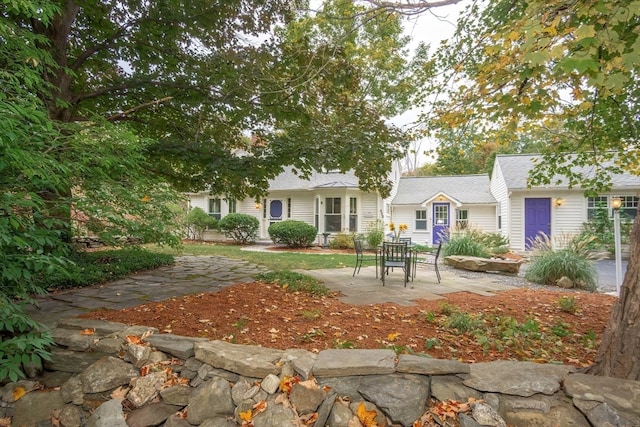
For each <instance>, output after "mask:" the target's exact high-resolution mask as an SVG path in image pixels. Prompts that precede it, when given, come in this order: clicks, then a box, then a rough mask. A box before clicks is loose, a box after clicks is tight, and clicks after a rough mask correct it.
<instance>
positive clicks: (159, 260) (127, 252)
mask: <svg viewBox="0 0 640 427" xmlns="http://www.w3.org/2000/svg"><path fill="white" fill-rule="evenodd" d="M69 260H70V261H71V263H70V264H69V265H67V267H66V269H65V270H66V271H65V272H60V271H58V272H50V273H49V274H46V275H42V276H41V277H40V278H39V280H40V282H41V283H42V284H43V285H44V286H45V288H48V289H52V288H53V289H56V288H77V287H84V286H91V285H95V284H99V283H104V282H107V281H110V280H115V279H121V278H123V277H126V276H127V275H129V274H131V273H133V272H136V271H143V270H150V269H152V268H157V267H160V266H163V265H169V264H172V263H173V261H174V259H173V256H172V255H168V254H162V253H156V252H150V251H147V250H144V249H141V248H126V249H118V250H110V251H98V252H76V253H74V254H72V255H71V256H69Z"/></svg>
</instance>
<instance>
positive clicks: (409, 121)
mask: <svg viewBox="0 0 640 427" xmlns="http://www.w3.org/2000/svg"><path fill="white" fill-rule="evenodd" d="M467 3H468V2H465V1H462V2H460V3H458V4H455V5H452V6H443V7H440V8H436V9H433V11H431V12H426V13H423V14H421V15H419V16H411V17H407V18H405V19H404V21H403V23H404V29H405V30H404V32H405V34H406V35H408V36H410V37H411V39H412V42H411V44H410V48H412V49H414V48H415V47H417V46H418V43H419V42H424V43H428V44H430V45H431V51H434V50H435V49H436V48H437V47H438V46H439V44H440V41H442V40H445V39H447V38H449V37H451V36H452V35H453V33H454V31H455V28H456V21H457V18H458V15H459V13H460V12H461V11H462V10H463V9H464V7H465V6H466V5H467ZM419 115H420V110H419V109H415V110H410V111H407V112H406V113H404V114H402V115H399V116H396V117H393V118H391V119H390V122H391V123H393V124H394V125H396V126H399V127H400V128H402V129H408V128H411V127H412V126H413V125H414V123H415V121H416V120H417V119H418V117H419ZM419 144H420V145H419V148H420V150H421V151H424V150H433V149H434V148H436V147H437V142H436V141H435V140H432V139H423V140H421V141H420V142H419ZM419 161H420V164H424V163H425V162H428V161H429V159H428V158H427V157H426V156H421V157H420V160H419Z"/></svg>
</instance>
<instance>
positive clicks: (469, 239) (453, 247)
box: [442, 233, 491, 258]
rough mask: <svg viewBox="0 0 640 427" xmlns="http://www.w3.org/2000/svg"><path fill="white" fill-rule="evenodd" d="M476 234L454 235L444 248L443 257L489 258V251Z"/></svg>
mask: <svg viewBox="0 0 640 427" xmlns="http://www.w3.org/2000/svg"><path fill="white" fill-rule="evenodd" d="M474 234H475V233H462V234H454V235H452V236H451V237H450V238H449V241H448V242H447V243H446V244H445V245H443V246H442V255H443V256H450V255H464V256H475V257H480V258H489V257H490V256H491V255H490V254H489V251H488V250H487V249H486V248H485V247H484V246H483V245H482V243H481V242H480V240H479V239H478V238H477V236H475V235H474Z"/></svg>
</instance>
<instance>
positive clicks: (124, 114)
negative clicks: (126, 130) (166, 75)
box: [107, 96, 173, 122]
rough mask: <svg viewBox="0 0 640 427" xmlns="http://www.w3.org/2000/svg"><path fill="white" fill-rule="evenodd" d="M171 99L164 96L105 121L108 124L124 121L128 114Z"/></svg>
mask: <svg viewBox="0 0 640 427" xmlns="http://www.w3.org/2000/svg"><path fill="white" fill-rule="evenodd" d="M171 99H173V96H166V97H164V98H160V99H154V100H153V101H149V102H145V103H144V104H140V105H137V106H135V107H133V108H130V109H128V110H126V111H123V112H121V113H118V114H114V115H113V116H111V117H107V120H108V121H110V122H113V121H116V120H120V119H124V118H126V117H127V116H128V115H129V114H131V113H135V112H136V111H138V110H141V109H143V108H146V107H151V106H155V105H158V104H162V103H163V102H167V101H170V100H171Z"/></svg>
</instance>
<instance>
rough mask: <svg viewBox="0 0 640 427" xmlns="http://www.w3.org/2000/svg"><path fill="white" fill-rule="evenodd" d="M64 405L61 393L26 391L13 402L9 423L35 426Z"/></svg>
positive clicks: (41, 423)
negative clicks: (11, 416) (11, 417)
mask: <svg viewBox="0 0 640 427" xmlns="http://www.w3.org/2000/svg"><path fill="white" fill-rule="evenodd" d="M63 407H64V401H63V399H62V393H61V392H60V391H52V392H48V393H39V392H36V391H33V392H31V393H27V394H26V395H24V396H23V397H22V398H21V399H20V400H18V401H17V402H16V404H15V414H14V416H13V421H12V423H11V425H14V426H24V427H36V426H40V425H43V423H45V422H48V421H49V420H51V418H52V416H53V413H54V411H55V410H56V409H61V408H63Z"/></svg>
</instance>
